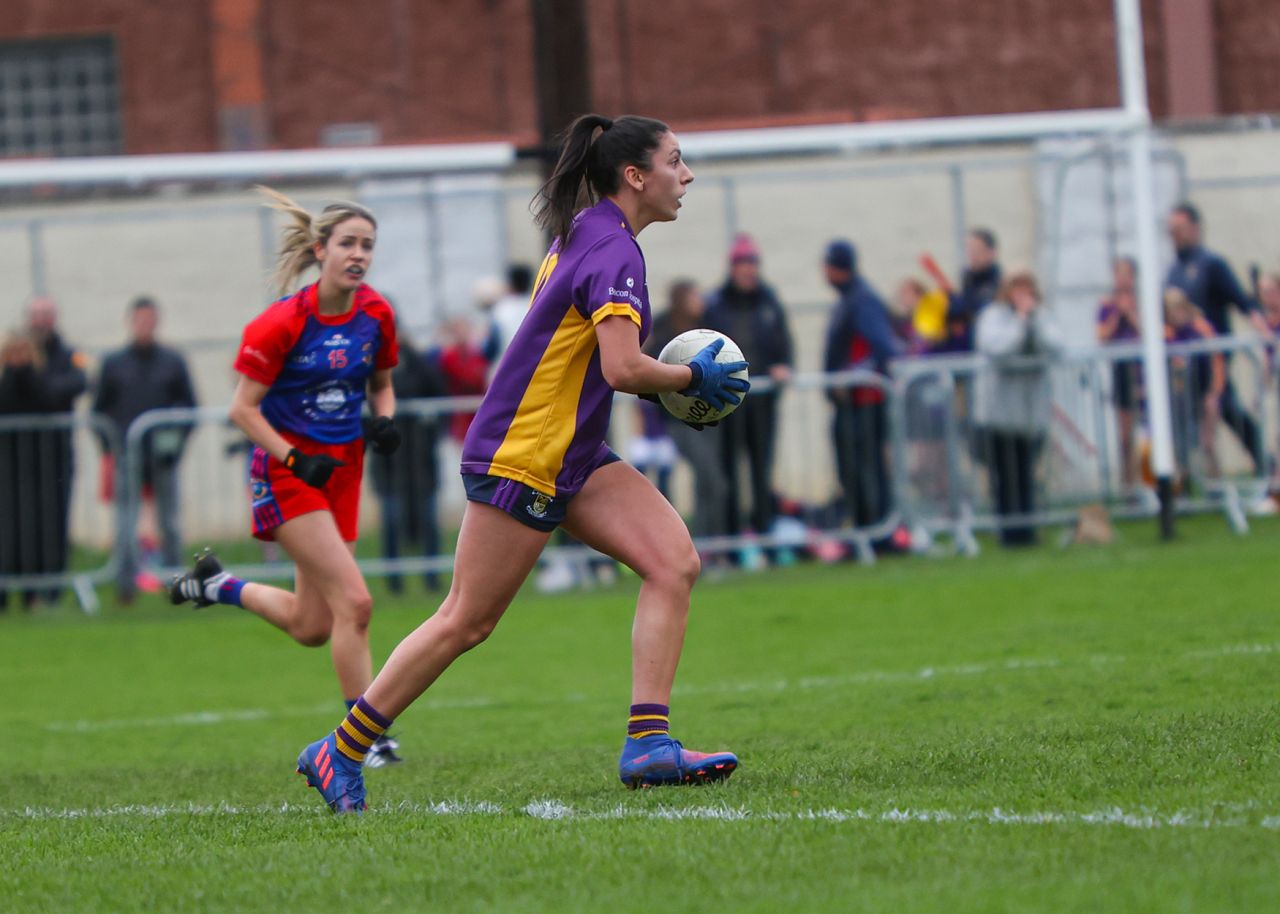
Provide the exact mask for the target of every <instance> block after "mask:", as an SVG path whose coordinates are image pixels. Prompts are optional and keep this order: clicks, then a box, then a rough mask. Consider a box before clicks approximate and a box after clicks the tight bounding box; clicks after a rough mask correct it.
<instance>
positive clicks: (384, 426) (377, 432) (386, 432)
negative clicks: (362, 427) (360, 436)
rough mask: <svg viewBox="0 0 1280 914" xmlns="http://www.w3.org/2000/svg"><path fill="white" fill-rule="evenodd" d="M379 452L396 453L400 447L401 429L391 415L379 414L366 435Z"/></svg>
mask: <svg viewBox="0 0 1280 914" xmlns="http://www.w3.org/2000/svg"><path fill="white" fill-rule="evenodd" d="M364 437H365V438H366V439H367V440H368V441H369V443H370V444H372V445H373V449H374V450H375V451H377V452H378V453H379V454H394V453H395V452H396V448H398V447H400V429H398V428H396V421H395V420H394V419H392V418H391V417H390V416H378V417H377V418H376V419H374V420H373V423H372V424H371V425H370V426H369V432H368V434H366V435H365V436H364Z"/></svg>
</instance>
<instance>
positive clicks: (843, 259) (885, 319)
mask: <svg viewBox="0 0 1280 914" xmlns="http://www.w3.org/2000/svg"><path fill="white" fill-rule="evenodd" d="M822 268H823V272H824V274H825V276H826V280H827V282H828V283H830V284H831V286H832V287H833V288H834V289H835V290H836V292H837V294H838V295H839V298H838V299H837V300H836V302H835V304H834V306H833V307H832V309H831V320H830V323H829V324H828V325H827V339H826V350H825V351H826V357H825V360H824V366H823V367H824V369H825V370H826V371H828V372H836V371H850V370H854V369H866V370H869V371H874V372H877V373H880V374H886V373H887V370H888V362H889V359H891V358H893V357H894V356H895V355H898V354H899V349H900V347H899V344H898V342H897V340H896V339H895V337H894V335H893V325H892V323H891V321H890V320H889V309H888V306H887V305H885V303H884V300H883V299H882V298H881V297H880V296H879V295H878V294H877V293H876V291H875V290H874V289H873V288H871V285H870V284H869V283H868V282H867V281H866V280H865V279H863V278H862V276H861V275H859V273H858V252H857V249H856V248H854V246H853V244H852V242H850V241H848V240H846V239H844V238H837V239H835V240H834V241H832V242H830V243H829V244H828V245H827V247H826V251H825V252H824V254H823V258H822ZM829 396H830V398H831V402H832V404H833V405H834V407H835V419H834V422H833V424H832V428H831V437H832V442H833V444H834V446H835V455H836V469H837V472H838V474H839V477H840V487H841V489H842V490H843V492H844V498H845V506H846V509H847V511H848V514H849V518H850V520H851V521H852V523H853V525H854V526H855V527H869V526H873V525H875V524H877V523H879V522H880V521H882V520H884V518H885V516H886V515H887V514H888V513H889V508H890V504H889V497H890V496H889V467H888V464H887V463H886V461H885V444H886V442H887V440H888V414H887V411H886V408H885V402H884V401H885V398H884V394H883V393H882V392H881V391H880V389H879V388H877V387H872V386H867V385H863V386H853V387H836V388H832V389H831V390H830V391H829Z"/></svg>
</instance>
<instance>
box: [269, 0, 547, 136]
mask: <svg viewBox="0 0 1280 914" xmlns="http://www.w3.org/2000/svg"><path fill="white" fill-rule="evenodd" d="M266 9H267V14H266V16H265V20H266V22H265V33H266V34H265V41H266V48H265V53H264V55H263V60H264V65H265V70H266V83H267V97H268V103H267V107H268V117H269V122H270V124H271V131H272V139H273V140H274V141H275V143H277V144H279V145H282V146H313V145H315V144H316V143H317V142H318V140H319V136H320V130H321V128H322V127H324V126H325V125H326V124H331V123H343V122H373V123H376V124H378V125H379V127H380V129H381V134H382V139H383V141H384V142H388V143H404V142H413V141H422V140H444V139H470V138H475V137H485V136H489V137H493V136H502V135H507V134H511V133H515V134H527V135H528V137H527V138H530V139H531V138H532V137H533V135H534V130H535V127H534V125H535V118H534V110H533V102H532V99H533V93H532V78H531V74H532V72H533V62H532V59H533V58H532V48H531V43H532V38H531V30H530V25H529V17H528V11H527V3H526V2H525V0H472V2H456V0H438V2H432V3H429V4H428V3H420V2H415V0H361V2H360V3H357V4H353V3H351V2H350V0H274V2H271V3H268V4H267V5H266Z"/></svg>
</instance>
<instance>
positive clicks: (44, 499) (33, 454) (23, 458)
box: [0, 296, 87, 607]
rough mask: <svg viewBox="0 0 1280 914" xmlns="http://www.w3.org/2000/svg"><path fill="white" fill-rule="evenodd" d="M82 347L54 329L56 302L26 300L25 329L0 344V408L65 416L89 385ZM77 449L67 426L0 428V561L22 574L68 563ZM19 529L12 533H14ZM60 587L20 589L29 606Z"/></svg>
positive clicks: (56, 570) (61, 568) (55, 570)
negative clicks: (0, 352) (0, 362)
mask: <svg viewBox="0 0 1280 914" xmlns="http://www.w3.org/2000/svg"><path fill="white" fill-rule="evenodd" d="M86 364H87V359H86V358H85V357H84V355H83V354H81V353H78V352H76V351H75V350H74V349H72V348H71V347H70V346H68V345H67V344H66V343H65V342H64V341H63V339H62V335H61V334H60V333H59V332H58V308H57V305H56V303H55V302H54V300H53V299H52V298H48V297H47V296H41V297H38V298H34V299H32V300H31V302H30V304H29V305H28V306H27V326H26V329H25V330H24V331H21V332H17V333H13V334H10V336H9V337H8V338H7V340H6V343H5V348H4V366H3V371H4V375H3V381H0V413H2V414H6V415H27V416H32V417H35V416H59V417H67V416H69V415H70V414H71V411H72V409H73V408H74V406H75V400H76V398H77V397H79V396H80V394H82V393H84V390H85V387H86V386H87V380H86V377H85V371H84V368H85V365H86ZM74 467H75V451H74V446H73V444H72V433H71V429H70V426H69V425H68V426H66V427H64V428H43V429H29V430H16V431H10V432H4V433H2V434H0V487H3V489H4V495H3V497H2V498H3V500H2V501H0V515H3V520H2V521H0V526H3V530H0V536H2V537H3V541H2V542H0V568H4V569H6V570H12V571H15V572H17V573H23V574H60V573H62V572H65V571H66V570H67V560H68V554H67V553H68V533H69V531H68V518H69V512H70V508H71V483H72V477H73V475H74ZM15 536H16V538H14V537H15ZM60 594H61V588H59V587H51V588H47V589H45V590H43V591H42V592H35V591H29V592H26V593H24V594H23V603H24V605H25V606H27V607H31V606H33V605H35V604H37V603H40V602H46V601H47V602H51V603H52V602H56V601H57V599H58V597H59V596H60Z"/></svg>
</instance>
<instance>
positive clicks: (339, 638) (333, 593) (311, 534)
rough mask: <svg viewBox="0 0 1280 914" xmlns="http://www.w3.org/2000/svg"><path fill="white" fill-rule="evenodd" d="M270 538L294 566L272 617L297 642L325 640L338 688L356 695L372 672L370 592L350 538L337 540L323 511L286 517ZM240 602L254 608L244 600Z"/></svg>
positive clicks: (366, 684) (345, 693) (334, 530)
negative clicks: (285, 597)
mask: <svg viewBox="0 0 1280 914" xmlns="http://www.w3.org/2000/svg"><path fill="white" fill-rule="evenodd" d="M276 539H277V541H278V542H279V543H280V545H281V546H282V547H283V548H284V550H285V552H287V553H288V554H289V557H290V558H291V559H293V561H294V564H296V565H297V566H298V581H297V592H296V593H295V594H294V599H293V604H292V607H291V609H290V611H289V612H287V613H285V614H281V615H280V616H279V617H278V618H279V620H280V622H283V623H284V624H283V625H279V623H278V622H277V623H274V624H277V625H278V626H279V627H280V628H281V629H282V630H283V631H285V632H286V633H288V634H289V635H290V637H292V638H293V639H294V640H295V641H297V642H298V643H300V644H306V645H321V644H324V643H325V641H328V642H329V650H330V653H331V654H332V656H333V669H334V672H335V673H336V674H337V676H338V683H339V685H341V686H342V692H343V694H344V695H345V696H347V697H348V698H354V697H356V696H358V695H360V694H361V693H363V692H364V690H365V689H366V688H368V685H369V682H370V680H372V678H373V663H372V661H371V660H370V657H369V617H370V615H371V614H372V612H373V598H372V597H371V596H369V588H368V587H367V586H365V582H364V576H363V575H361V574H360V568H359V566H358V565H356V560H355V556H354V544H352V543H346V542H343V540H342V537H341V535H340V534H339V533H338V527H337V524H335V523H334V520H333V515H331V514H330V513H329V512H328V511H313V512H311V513H309V514H303V515H301V516H299V517H295V518H293V519H291V520H288V521H286V522H285V523H283V524H281V525H280V526H279V527H278V528H277V529H276ZM249 586H250V585H246V587H245V590H246V591H247V590H248V589H249ZM259 586H261V585H259ZM264 589H266V588H264ZM242 598H243V595H242ZM250 599H252V598H250ZM275 599H276V600H277V601H278V598H275ZM246 608H247V609H250V611H251V612H255V610H254V609H252V608H251V607H249V606H248V605H247V604H246ZM272 609H276V610H278V609H279V605H278V604H277V605H275V606H273V607H272ZM259 615H262V617H263V618H265V619H267V620H268V621H273V620H272V619H271V618H269V617H268V616H267V615H264V614H262V613H259Z"/></svg>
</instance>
